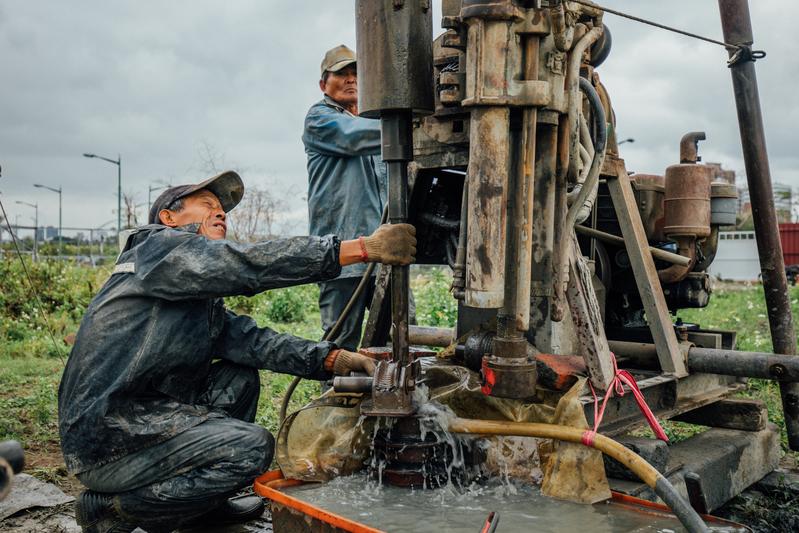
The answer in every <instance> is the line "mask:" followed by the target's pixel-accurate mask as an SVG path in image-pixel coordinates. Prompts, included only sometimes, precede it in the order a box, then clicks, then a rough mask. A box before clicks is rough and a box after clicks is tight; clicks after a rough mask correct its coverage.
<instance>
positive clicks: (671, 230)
mask: <svg viewBox="0 0 799 533" xmlns="http://www.w3.org/2000/svg"><path fill="white" fill-rule="evenodd" d="M710 180H711V168H710V167H708V166H706V165H697V164H692V163H688V164H679V165H672V166H670V167H669V168H667V169H666V179H665V199H664V202H663V204H664V214H665V221H664V226H663V234H664V235H665V236H666V237H668V238H673V237H679V236H690V237H698V238H704V237H707V236H708V235H710Z"/></svg>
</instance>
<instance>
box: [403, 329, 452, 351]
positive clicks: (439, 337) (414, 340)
mask: <svg viewBox="0 0 799 533" xmlns="http://www.w3.org/2000/svg"><path fill="white" fill-rule="evenodd" d="M408 339H409V341H410V343H411V344H421V345H423V346H439V347H442V348H446V347H447V346H449V345H450V344H452V343H453V342H455V329H454V328H431V327H427V326H410V328H409V329H408Z"/></svg>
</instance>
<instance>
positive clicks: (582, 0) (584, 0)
mask: <svg viewBox="0 0 799 533" xmlns="http://www.w3.org/2000/svg"><path fill="white" fill-rule="evenodd" d="M569 1H570V2H574V3H575V4H580V5H583V6H586V7H592V8H594V9H599V10H600V11H604V12H605V13H610V14H611V15H616V16H618V17H622V18H626V19H629V20H632V21H635V22H640V23H641V24H648V25H649V26H654V27H655V28H660V29H661V30H666V31H670V32H674V33H678V34H680V35H685V36H686V37H693V38H694V39H699V40H700V41H705V42H708V43H712V44H717V45H719V46H723V47H724V48H727V49H728V50H729V49H731V50H738V51H741V50H745V49H746V47H744V46H741V45H737V44H730V43H725V42H724V41H717V40H715V39H711V38H709V37H704V36H702V35H697V34H695V33H691V32H688V31H685V30H681V29H678V28H673V27H671V26H666V25H665V24H660V23H659V22H654V21H652V20H647V19H643V18H641V17H636V16H635V15H630V14H629V13H624V12H622V11H616V10H615V9H610V8H607V7H603V6H600V5H597V4H595V3H593V2H590V1H588V0H569ZM758 53H762V54H763V55H762V56H755V57H756V58H760V57H765V52H753V54H758Z"/></svg>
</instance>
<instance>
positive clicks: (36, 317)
mask: <svg viewBox="0 0 799 533" xmlns="http://www.w3.org/2000/svg"><path fill="white" fill-rule="evenodd" d="M30 267H31V273H32V275H33V278H34V283H36V285H37V287H39V289H40V291H41V305H40V304H39V303H38V302H37V301H36V299H35V298H32V297H31V296H30V294H29V290H28V288H27V284H26V283H25V282H24V278H23V274H22V271H21V270H20V268H19V264H18V263H15V262H11V261H8V260H6V261H2V260H0V313H2V314H0V383H2V384H3V386H2V388H0V439H8V438H14V439H17V440H19V441H20V442H22V444H23V446H25V448H26V449H27V450H28V451H29V454H31V455H33V456H36V455H37V454H40V455H42V456H47V457H51V458H52V460H50V462H49V463H48V462H47V461H44V460H43V461H42V462H41V464H40V465H38V466H36V461H34V466H33V467H32V468H31V469H29V471H31V472H33V473H34V474H36V475H37V476H39V477H41V478H43V479H48V480H50V481H52V480H53V479H54V478H58V476H62V475H63V467H61V466H60V463H59V461H60V459H59V458H58V453H59V448H58V432H57V403H56V398H57V391H58V383H59V380H60V376H61V372H62V369H63V363H62V361H61V360H60V359H59V354H60V355H61V356H65V354H68V353H69V346H68V344H67V343H66V342H65V341H64V338H65V337H67V336H68V335H69V334H70V333H74V332H76V331H77V328H78V325H79V322H80V319H81V316H82V314H83V312H84V311H85V309H86V306H87V305H88V303H89V301H90V299H91V297H92V295H93V294H94V293H95V292H96V291H97V290H98V289H99V287H100V286H101V285H102V283H103V282H104V280H105V279H106V277H107V276H108V275H109V273H110V272H109V269H108V268H97V269H89V268H86V267H80V266H75V265H70V264H56V263H39V264H37V265H30ZM450 280H451V278H450V276H449V274H448V271H447V270H446V269H437V268H434V269H430V268H424V269H421V268H419V269H414V275H413V276H412V281H411V286H412V288H413V292H414V295H415V301H416V316H417V320H418V322H419V324H421V325H429V326H447V327H451V326H453V325H454V322H455V319H456V314H457V305H456V303H455V301H454V300H453V299H452V298H451V297H450V295H449V293H448V289H449V283H450ZM790 290H791V299H792V304H793V308H794V312H795V315H799V303H797V301H798V300H799V287H793V288H791V289H790ZM318 296H319V290H318V287H317V286H316V285H305V286H301V287H293V288H289V289H281V290H275V291H269V292H266V293H263V294H260V295H257V296H255V297H253V298H244V297H236V298H229V299H228V300H227V305H228V307H230V308H231V309H233V310H235V311H237V312H240V313H246V314H250V315H251V316H253V317H254V318H255V319H256V321H257V323H258V324H259V325H260V326H269V327H271V328H273V329H275V330H277V331H280V332H287V333H292V334H295V335H298V336H300V337H304V338H308V339H319V338H321V336H322V333H323V332H322V328H321V325H320V318H319V310H318V307H317V300H318ZM42 309H44V310H45V311H46V312H47V314H48V315H49V323H50V326H51V327H52V328H53V330H54V334H55V345H54V344H53V341H52V340H51V339H50V337H49V335H48V334H47V322H45V320H44V319H43V315H42V313H41V310H42ZM679 317H680V318H682V319H683V320H684V321H686V322H696V323H699V324H701V325H702V326H703V327H705V328H714V329H733V330H737V331H738V332H739V334H738V347H739V348H740V349H742V350H756V351H769V350H770V349H771V341H770V338H769V334H768V321H767V318H766V315H765V304H764V300H763V290H762V287H760V286H759V285H751V286H742V285H732V284H722V285H720V286H719V287H718V288H717V290H716V292H715V294H714V295H713V297H712V298H711V304H710V305H709V306H708V307H707V308H706V309H692V310H683V311H681V312H680V313H679ZM291 380H292V377H291V376H285V375H280V374H274V373H271V372H261V382H262V385H263V387H262V394H261V397H260V401H259V408H258V413H257V422H258V423H259V424H262V425H263V426H265V427H266V428H268V429H269V430H270V431H273V432H274V431H276V430H277V427H278V412H279V409H280V404H281V401H282V398H283V395H284V394H285V391H286V388H287V387H288V385H289V383H290V382H291ZM318 392H319V384H318V383H316V382H313V381H307V380H306V381H303V382H302V383H301V385H300V386H299V387H298V388H297V390H296V391H295V393H294V396H293V399H292V402H291V404H290V410H294V409H296V408H299V407H300V406H302V405H304V404H305V403H307V402H308V401H309V400H310V399H311V398H313V397H314V396H316V395H317V394H318ZM745 395H746V396H750V397H752V398H758V399H761V400H763V401H765V402H766V404H767V405H768V408H769V415H770V417H771V420H772V421H773V422H774V423H776V424H778V425H779V426H780V427H781V428H783V446H784V448H785V449H787V445H786V444H785V434H784V422H783V420H782V407H781V403H780V397H779V389H778V387H777V386H776V385H775V384H774V383H773V382H769V381H764V380H751V381H750V383H749V386H748V389H747V390H746V392H745ZM665 426H666V427H665V429H666V432H667V434H668V435H669V437H670V438H673V439H674V440H681V439H684V438H687V437H688V436H690V435H692V434H694V433H696V432H697V431H700V430H701V429H700V428H698V427H697V426H692V425H688V424H680V423H676V422H667V423H666V424H665Z"/></svg>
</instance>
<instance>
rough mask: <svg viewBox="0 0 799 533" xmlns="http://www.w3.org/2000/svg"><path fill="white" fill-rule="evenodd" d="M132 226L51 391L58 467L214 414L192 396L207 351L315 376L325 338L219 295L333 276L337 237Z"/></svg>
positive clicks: (142, 442)
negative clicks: (280, 328) (278, 324)
mask: <svg viewBox="0 0 799 533" xmlns="http://www.w3.org/2000/svg"><path fill="white" fill-rule="evenodd" d="M185 229H186V230H185V231H184V230H181V229H170V228H166V227H165V226H159V225H152V226H144V227H143V228H141V229H140V230H139V231H138V232H137V233H135V234H134V235H133V236H132V237H131V238H130V239H129V241H128V243H127V245H126V247H125V250H124V251H123V252H122V254H121V255H120V257H119V259H118V260H117V265H116V267H115V269H114V273H113V274H112V275H111V277H110V279H109V280H108V281H107V282H106V284H105V285H104V286H103V287H102V289H101V290H100V292H99V293H98V294H97V296H95V298H94V299H93V300H92V302H91V304H90V305H89V307H88V309H87V310H86V314H85V316H84V318H83V321H82V322H81V326H80V330H79V331H78V335H77V339H76V341H75V345H74V347H73V349H72V353H71V354H70V357H69V361H68V362H67V366H66V369H65V370H64V375H63V378H62V380H61V386H60V388H59V391H58V414H59V430H60V433H61V447H62V450H63V453H64V459H65V461H66V464H67V468H68V470H69V471H70V472H71V473H78V472H82V471H84V470H87V469H90V468H92V467H94V466H99V465H101V464H105V463H108V462H110V461H113V460H115V459H117V458H119V457H122V456H124V455H127V454H129V453H131V452H133V451H136V450H139V449H141V448H144V447H147V446H151V445H153V444H156V443H158V442H161V441H164V440H167V439H169V438H170V437H172V436H174V435H176V434H178V433H180V432H182V431H185V430H186V429H188V428H190V427H192V426H195V425H197V424H200V423H201V422H204V421H205V420H206V419H208V418H210V417H217V416H223V415H222V414H221V413H218V412H214V411H213V410H212V409H211V408H209V407H207V406H205V405H201V404H200V403H199V402H198V396H199V395H200V392H201V391H203V389H204V387H205V386H206V384H207V380H208V375H209V368H210V365H211V362H212V360H214V359H216V358H219V359H226V360H229V361H232V362H234V363H238V364H241V365H245V366H249V367H254V368H264V369H269V370H273V371H276V372H282V373H286V374H294V375H296V376H302V377H307V378H313V379H325V378H327V377H329V376H330V374H329V373H328V372H327V371H325V370H324V367H323V362H324V358H325V356H326V355H327V354H328V353H329V352H330V350H331V349H333V348H334V347H335V345H333V344H331V343H327V342H312V341H308V340H304V339H300V338H297V337H294V336H292V335H288V334H280V333H276V332H274V331H272V330H270V329H268V328H259V327H258V326H256V324H255V321H254V320H253V319H252V318H250V317H247V316H237V315H236V314H234V313H232V312H230V311H228V310H226V309H225V307H224V305H223V302H222V300H221V297H223V296H232V295H239V294H241V295H248V296H249V295H254V294H256V293H259V292H261V291H264V290H268V289H274V288H278V287H287V286H290V285H297V284H301V283H309V282H317V281H323V280H326V279H330V278H334V277H336V276H337V275H338V274H339V272H340V271H341V267H340V265H339V262H338V255H339V240H338V238H337V237H333V236H331V235H329V236H326V237H294V238H289V239H279V240H274V241H268V242H261V243H256V244H237V243H233V242H230V241H226V240H217V241H214V240H208V239H206V238H205V237H202V236H200V235H197V234H196V229H197V225H192V226H187V227H186V228H185Z"/></svg>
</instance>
